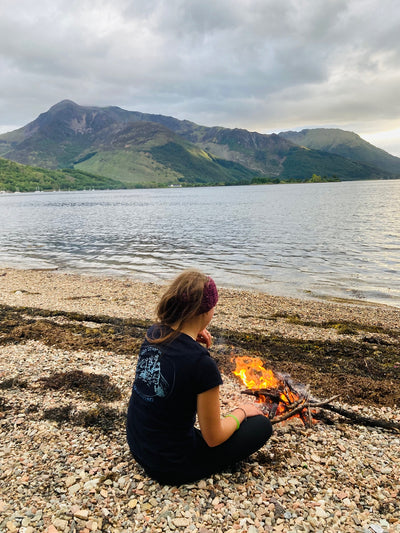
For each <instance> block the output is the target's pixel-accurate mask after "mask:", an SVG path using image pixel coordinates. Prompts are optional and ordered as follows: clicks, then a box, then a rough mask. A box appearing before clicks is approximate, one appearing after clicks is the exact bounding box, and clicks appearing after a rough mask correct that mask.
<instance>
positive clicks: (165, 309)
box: [146, 270, 209, 344]
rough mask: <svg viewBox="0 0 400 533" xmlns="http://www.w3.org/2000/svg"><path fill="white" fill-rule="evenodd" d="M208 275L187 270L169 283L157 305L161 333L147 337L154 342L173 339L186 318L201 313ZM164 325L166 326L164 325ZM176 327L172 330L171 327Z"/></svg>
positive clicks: (158, 342) (159, 342)
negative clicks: (153, 336)
mask: <svg viewBox="0 0 400 533" xmlns="http://www.w3.org/2000/svg"><path fill="white" fill-rule="evenodd" d="M208 279H209V278H208V277H207V276H206V275H205V274H203V273H202V272H199V271H198V270H185V271H184V272H182V273H181V274H179V276H177V277H176V278H175V279H174V280H173V281H172V283H171V284H170V285H169V287H168V288H167V290H166V291H165V292H164V294H163V295H162V297H161V300H160V302H159V304H158V306H157V309H156V313H157V324H158V325H159V326H160V328H159V333H158V335H159V336H157V337H155V338H148V337H147V336H146V338H147V340H148V341H149V342H151V343H153V344H161V343H165V342H168V341H172V340H173V339H174V338H175V337H177V336H178V335H179V331H180V329H181V327H182V324H183V322H184V321H185V320H189V319H191V318H193V317H194V316H196V315H198V314H200V313H199V311H200V307H201V304H202V300H203V291H204V287H205V285H206V283H207V281H208ZM163 326H164V327H163ZM172 326H174V327H175V329H173V330H172V331H170V328H172Z"/></svg>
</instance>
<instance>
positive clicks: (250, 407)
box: [232, 402, 263, 418]
mask: <svg viewBox="0 0 400 533" xmlns="http://www.w3.org/2000/svg"><path fill="white" fill-rule="evenodd" d="M236 409H237V410H240V412H241V413H243V415H244V413H246V418H250V417H251V416H257V415H262V414H263V412H262V411H261V409H260V408H259V407H257V404H256V403H250V402H248V403H241V404H240V405H238V406H237V407H235V409H233V410H232V413H233V414H236V413H235V411H236Z"/></svg>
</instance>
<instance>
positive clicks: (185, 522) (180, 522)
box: [172, 518, 190, 527]
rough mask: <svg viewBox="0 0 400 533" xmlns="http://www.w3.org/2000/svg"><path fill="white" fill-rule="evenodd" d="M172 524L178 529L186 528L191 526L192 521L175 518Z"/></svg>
mask: <svg viewBox="0 0 400 533" xmlns="http://www.w3.org/2000/svg"><path fill="white" fill-rule="evenodd" d="M172 523H173V524H174V526H176V527H186V526H188V525H189V524H190V521H189V520H188V519H187V518H174V519H173V520H172Z"/></svg>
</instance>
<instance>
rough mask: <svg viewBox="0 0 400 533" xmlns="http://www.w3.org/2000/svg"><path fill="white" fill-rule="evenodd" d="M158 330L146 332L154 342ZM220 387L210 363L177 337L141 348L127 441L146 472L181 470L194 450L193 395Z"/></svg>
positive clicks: (190, 343)
mask: <svg viewBox="0 0 400 533" xmlns="http://www.w3.org/2000/svg"><path fill="white" fill-rule="evenodd" d="M156 331H157V330H156V326H152V327H151V328H150V329H149V331H148V337H150V338H152V337H153V338H154V336H155V335H156ZM221 384H222V379H221V374H220V372H219V370H218V368H217V365H216V363H215V361H214V359H212V358H211V356H210V354H209V353H208V351H207V350H206V348H204V347H203V346H201V345H200V344H199V343H198V342H196V341H195V340H193V339H192V338H191V337H189V336H188V335H186V334H184V333H181V334H179V336H178V337H177V338H176V339H174V340H173V341H172V342H170V343H167V344H162V345H160V344H150V343H149V342H148V341H147V340H146V341H145V342H144V343H143V345H142V347H141V349H140V353H139V359H138V363H137V367H136V376H135V381H134V383H133V387H132V395H131V399H130V402H129V408H128V418H127V438H128V444H129V447H130V449H131V451H132V453H133V455H134V456H135V458H136V459H137V460H138V461H139V463H141V464H142V466H144V468H147V469H149V470H160V471H170V470H174V469H175V468H177V467H182V465H184V464H185V462H186V461H190V457H191V455H192V453H193V452H194V448H195V445H196V439H195V431H194V423H195V418H196V406H197V395H198V394H200V393H202V392H205V391H207V390H210V389H212V388H214V387H217V386H218V385H221Z"/></svg>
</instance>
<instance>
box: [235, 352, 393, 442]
mask: <svg viewBox="0 0 400 533" xmlns="http://www.w3.org/2000/svg"><path fill="white" fill-rule="evenodd" d="M234 360H235V362H236V369H235V370H234V371H233V373H234V374H235V375H237V376H239V377H240V378H241V380H242V381H243V383H244V384H245V385H246V386H247V389H246V390H244V391H242V394H248V395H251V396H255V397H256V398H257V402H258V403H260V404H261V406H260V407H261V410H262V411H263V413H264V414H265V415H266V416H268V418H269V419H270V420H271V423H272V424H278V423H279V422H283V421H284V420H288V419H289V418H292V417H295V416H299V417H300V418H301V420H302V421H303V423H304V425H307V426H311V425H312V423H313V418H314V416H313V415H315V409H317V408H318V409H322V410H327V411H330V412H333V413H336V414H338V415H340V416H342V417H344V418H348V419H349V420H351V421H352V422H353V423H356V424H361V425H365V426H372V427H381V428H384V429H391V430H394V431H397V432H400V423H399V422H394V421H390V420H383V419H375V418H370V417H367V416H362V415H359V414H357V413H355V412H354V411H350V410H348V409H344V408H343V407H336V406H335V405H332V404H331V402H332V401H333V400H336V399H337V398H338V397H339V395H338V396H332V398H329V399H327V400H322V401H321V400H317V399H314V398H311V397H310V395H309V394H308V391H306V389H304V388H299V390H298V389H297V388H296V386H294V384H293V383H292V382H291V381H290V379H289V378H288V377H286V376H282V375H280V374H277V373H274V372H273V371H272V370H267V369H265V368H264V367H263V364H262V361H261V360H260V359H257V358H250V357H236V358H234Z"/></svg>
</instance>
